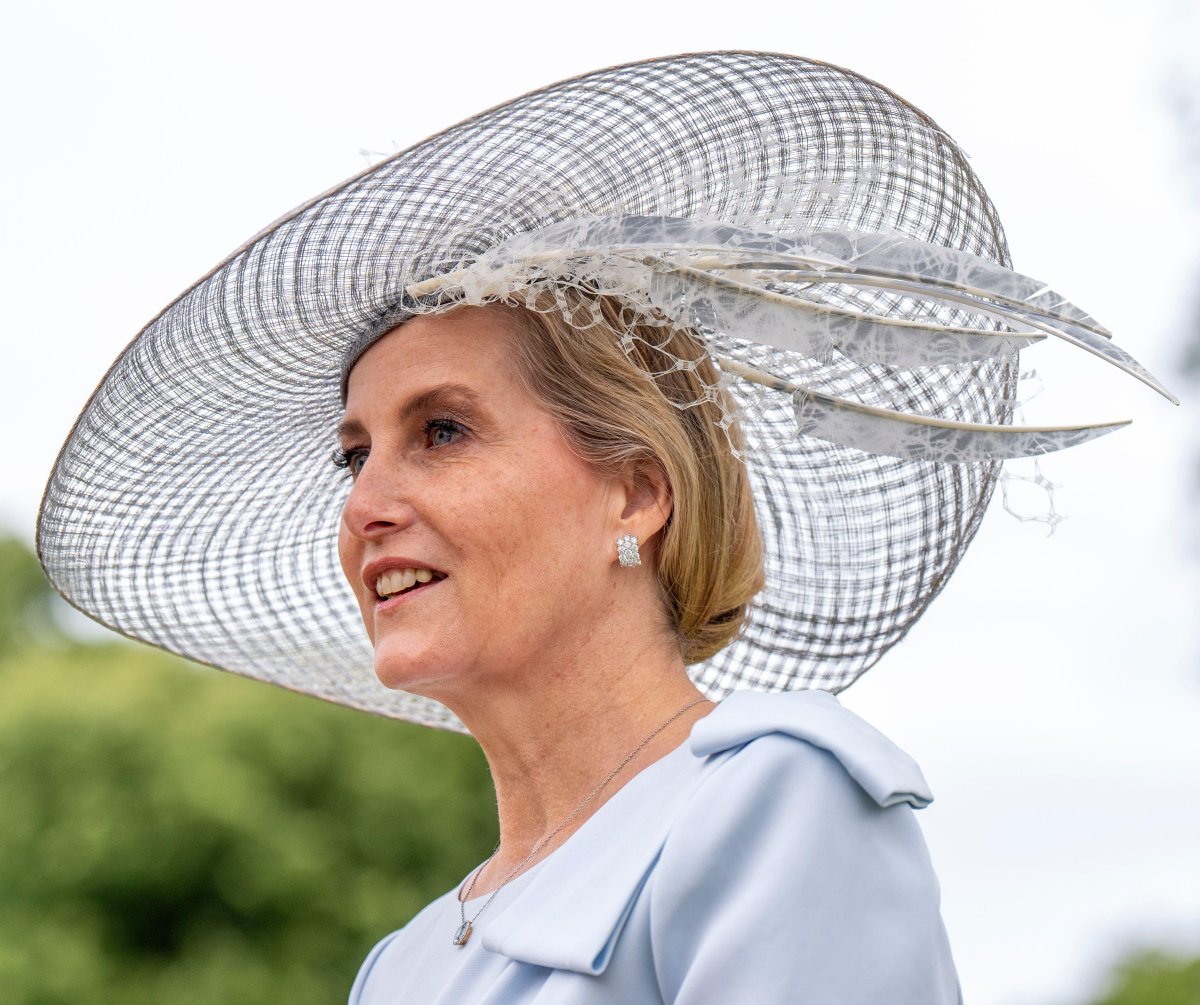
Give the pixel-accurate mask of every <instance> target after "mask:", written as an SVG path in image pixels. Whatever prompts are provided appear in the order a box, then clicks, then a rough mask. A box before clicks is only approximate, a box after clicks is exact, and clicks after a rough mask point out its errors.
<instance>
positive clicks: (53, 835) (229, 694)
mask: <svg viewBox="0 0 1200 1005" xmlns="http://www.w3.org/2000/svg"><path fill="white" fill-rule="evenodd" d="M6 548H7V546H6ZM13 554H15V553H14V552H13V551H12V549H11V548H7V550H3V551H0V555H3V556H4V558H3V561H5V562H10V561H11V562H12V566H11V567H12V568H16V569H18V570H19V574H18V575H17V576H9V575H8V573H9V571H10V567H9V566H7V565H6V566H5V568H4V569H3V570H0V581H3V582H4V587H5V590H6V591H7V592H5V593H4V594H3V597H4V599H3V601H2V603H3V609H2V611H0V617H2V618H4V619H5V620H4V629H3V630H4V631H5V632H6V633H7V634H6V635H5V636H3V637H4V638H6V639H11V638H12V637H14V633H15V634H18V635H19V634H20V630H19V629H18V628H13V627H12V626H13V625H18V626H19V625H20V624H21V623H22V618H23V616H24V615H23V614H22V612H23V611H25V610H26V609H27V606H28V603H30V602H32V600H31V598H36V597H37V596H39V595H41V594H42V593H44V591H45V586H44V584H43V583H42V581H41V579H40V575H39V576H38V579H37V580H36V581H35V582H33V585H32V587H31V585H30V584H31V580H30V579H29V577H26V576H25V572H27V571H28V570H29V568H30V565H29V563H30V562H31V561H32V557H31V556H29V554H28V552H27V551H24V554H23V555H18V557H17V558H16V559H15V561H12V555H13ZM32 568H33V569H34V570H37V566H36V563H35V564H34V565H33V566H32ZM22 577H24V578H22ZM18 580H19V581H20V583H22V584H23V585H21V586H20V587H19V588H18V587H14V586H13V584H14V583H17V582H18ZM10 587H11V588H10ZM22 598H23V599H22ZM14 612H16V613H14ZM494 815H495V803H494V798H493V794H492V790H491V782H490V779H489V778H488V774H487V770H486V765H485V762H484V760H483V757H482V754H481V753H480V751H479V749H478V747H477V746H476V745H475V744H474V742H473V741H471V740H470V739H469V738H467V737H463V736H457V735H452V734H447V733H440V732H435V731H433V730H429V729H424V728H422V727H418V726H414V725H408V724H404V723H397V722H388V721H386V720H382V719H377V718H374V717H372V716H368V715H365V714H362V713H357V712H352V711H349V710H348V709H343V708H338V707H335V706H331V705H326V704H324V703H322V702H319V701H316V700H314V699H312V698H307V697H301V696H298V695H294V694H289V693H287V692H285V691H282V690H280V689H276V688H271V687H266V686H264V685H262V684H260V683H258V682H254V681H248V680H245V679H242V678H238V677H235V676H233V675H229V674H223V673H218V672H216V671H210V670H203V669H197V668H193V667H190V666H188V665H186V664H184V663H183V662H182V661H179V660H175V659H173V658H171V657H169V656H166V655H164V654H162V653H159V652H157V651H155V650H152V649H149V648H142V647H136V646H132V645H128V644H125V643H120V642H113V643H108V644H103V645H83V644H79V643H71V642H67V641H62V642H60V643H59V644H58V645H57V646H55V647H43V646H39V645H36V644H33V643H29V644H26V645H24V646H21V647H14V646H11V645H10V646H9V648H7V649H5V650H4V651H2V652H0V1001H2V1002H4V1003H5V1005H58V1003H63V1005H65V1003H68V1002H69V1003H72V1005H76V1003H79V1002H84V1001H86V1002H89V1003H96V1005H106V1003H117V1002H120V1003H121V1005H149V1003H152V1002H153V1003H156V1005H158V1003H163V1002H170V1003H172V1005H192V1003H197V1005H199V1003H205V1005H208V1003H212V1005H216V1003H221V1005H239V1003H246V1005H249V1003H254V1005H262V1003H263V1002H288V1003H289V1005H306V1003H317V1002H320V1003H323V1005H324V1003H328V1002H335V1001H339V1000H344V999H345V996H346V994H347V992H348V991H349V986H350V983H351V981H352V979H353V977H354V973H355V970H356V968H357V966H358V964H359V963H360V962H361V960H362V958H363V957H364V956H365V955H366V952H367V950H368V949H369V948H370V947H371V945H372V944H373V943H374V942H375V941H376V940H377V939H379V938H381V937H382V936H383V935H385V934H386V933H387V932H389V931H391V930H392V929H394V928H396V927H398V926H400V925H401V924H403V923H404V922H405V921H407V920H408V918H409V917H410V916H411V915H412V914H414V913H415V912H416V911H417V910H418V909H419V908H421V907H422V906H424V905H425V904H426V903H427V902H429V901H430V900H432V899H433V898H434V897H436V896H437V895H439V894H440V893H442V892H444V891H445V890H447V889H449V888H451V887H452V886H453V885H454V884H455V883H456V882H458V880H459V879H461V878H462V876H463V875H464V874H465V873H466V872H467V871H468V870H469V869H470V868H471V867H472V866H473V865H474V864H475V863H477V862H478V861H480V860H481V859H482V858H484V857H486V855H487V854H488V853H489V852H490V851H491V847H492V845H493V843H494V841H495V822H494Z"/></svg>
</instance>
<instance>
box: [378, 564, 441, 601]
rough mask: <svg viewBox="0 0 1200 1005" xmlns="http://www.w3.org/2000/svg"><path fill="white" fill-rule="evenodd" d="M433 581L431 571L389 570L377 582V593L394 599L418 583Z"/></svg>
mask: <svg viewBox="0 0 1200 1005" xmlns="http://www.w3.org/2000/svg"><path fill="white" fill-rule="evenodd" d="M432 579H433V572H432V571H431V570H430V569H388V571H387V572H385V573H383V574H382V575H381V576H380V577H379V578H378V579H377V580H375V592H376V593H377V594H379V596H381V597H392V596H395V595H396V594H397V593H402V592H403V591H404V590H407V589H409V587H412V586H415V585H416V584H417V583H428V582H430V581H431V580H432Z"/></svg>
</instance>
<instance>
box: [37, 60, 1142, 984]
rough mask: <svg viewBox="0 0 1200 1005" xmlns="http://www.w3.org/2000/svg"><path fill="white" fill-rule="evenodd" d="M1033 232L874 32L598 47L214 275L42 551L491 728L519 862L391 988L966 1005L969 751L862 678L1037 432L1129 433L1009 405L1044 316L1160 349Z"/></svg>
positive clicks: (48, 508)
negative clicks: (938, 846)
mask: <svg viewBox="0 0 1200 1005" xmlns="http://www.w3.org/2000/svg"><path fill="white" fill-rule="evenodd" d="M1006 266H1007V252H1006V250H1005V245H1004V240H1003V235H1002V233H1001V232H1000V229H999V224H998V221H997V220H996V217H995V213H994V210H993V209H992V207H991V204H990V202H988V200H987V197H986V194H985V193H984V192H983V190H982V188H981V187H980V185H979V183H978V181H977V180H976V179H975V178H974V176H973V174H972V173H971V172H970V170H969V168H968V167H967V166H966V163H965V160H964V159H963V157H962V155H961V153H960V152H959V151H958V149H957V147H955V146H954V144H953V142H952V141H951V140H949V138H948V137H946V136H945V134H944V133H942V132H941V131H940V130H939V129H937V127H936V126H935V125H934V124H933V123H932V122H931V121H930V120H929V119H928V118H927V117H925V116H923V115H922V114H921V113H919V112H917V111H916V110H915V109H913V108H911V107H910V106H908V105H906V104H905V103H904V102H903V101H901V100H900V99H899V98H897V97H896V96H895V95H892V94H891V93H890V92H888V91H886V90H885V89H883V88H881V87H879V86H878V85H876V84H873V83H871V82H870V81H866V80H864V79H862V78H860V77H857V76H856V75H854V74H852V73H849V72H848V71H844V70H840V69H837V68H834V67H829V66H826V65H824V64H820V63H813V62H810V61H805V60H800V59H796V58H794V57H787V56H776V55H764V54H754V53H710V54H702V55H696V56H684V57H675V58H671V59H664V60H656V61H650V62H647V63H643V64H635V65H633V66H628V67H617V68H614V69H612V70H608V71H601V72H599V73H595V74H591V75H588V76H586V77H583V78H579V79H577V80H573V81H567V82H564V83H562V84H559V85H555V86H554V87H550V88H546V89H544V90H542V91H539V92H535V93H534V94H531V95H527V96H525V97H523V98H519V99H516V100H515V101H513V102H509V103H508V104H506V105H504V106H501V107H499V108H497V109H494V110H492V111H491V112H488V113H485V114H484V115H481V116H478V117H476V118H475V119H472V120H469V121H468V122H465V123H463V124H461V125H459V126H457V127H454V128H453V129H451V130H448V131H447V132H445V133H442V134H439V135H438V136H436V137H433V138H432V139H430V140H428V141H426V142H425V143H423V144H420V145H418V146H417V147H414V148H413V149H411V150H409V151H405V152H404V153H402V154H399V155H397V157H395V158H392V159H391V160H389V161H388V162H386V163H385V164H382V165H380V166H378V167H377V168H375V169H373V170H372V171H369V172H367V173H366V174H364V175H363V176H360V177H359V178H357V179H352V180H351V181H350V182H348V183H346V185H344V186H342V187H341V188H339V189H337V190H335V191H333V192H331V193H328V194H326V195H325V196H322V197H320V198H318V199H317V200H315V201H314V202H312V203H310V204H308V205H306V206H304V207H301V208H300V209H298V210H296V211H295V212H294V213H293V214H290V215H289V216H288V217H287V218H285V219H284V220H282V221H280V222H279V223H277V224H275V225H273V226H272V227H271V228H270V229H269V230H268V231H266V232H264V233H263V234H262V235H260V236H259V237H258V238H256V239H255V240H254V241H252V242H251V243H250V244H249V245H247V246H246V247H245V248H244V249H242V250H241V251H239V252H238V253H237V254H235V255H234V256H233V257H232V258H230V259H229V260H228V261H227V262H225V263H223V264H222V265H221V266H219V267H218V269H217V270H215V271H214V272H213V273H212V274H210V275H209V276H208V277H206V278H205V279H203V280H202V281H201V282H200V283H198V284H197V285H196V286H195V287H193V288H192V289H191V290H189V291H188V292H187V293H186V294H184V296H183V297H181V298H180V299H179V300H178V301H177V302H176V303H175V304H173V305H172V306H171V307H170V308H168V310H167V311H165V312H164V313H163V314H162V315H161V316H160V317H159V318H157V319H156V320H155V321H154V322H153V323H152V324H151V325H150V326H149V327H148V328H147V329H146V330H145V331H144V332H143V333H142V334H141V335H140V336H139V338H138V339H137V340H136V341H135V342H134V343H133V344H132V345H131V346H130V348H129V349H128V350H127V352H126V354H125V355H124V356H123V357H122V359H121V360H119V361H118V363H117V364H116V365H115V366H114V368H113V370H112V371H111V372H110V374H109V375H108V377H107V378H106V379H105V382H104V383H103V384H102V385H101V387H100V388H99V389H98V391H97V393H96V395H95V397H94V398H93V399H92V401H91V403H89V406H88V408H87V410H86V411H85V412H84V414H83V416H81V418H80V421H79V423H78V424H77V426H76V429H75V430H74V431H73V433H72V437H71V439H70V440H69V441H68V443H67V445H66V446H65V447H64V450H63V453H62V455H61V456H60V458H59V463H58V465H57V467H56V469H55V473H54V475H53V477H52V479H51V483H50V485H49V486H48V489H47V496H46V501H45V504H44V507H43V511H42V514H41V517H40V522H39V551H40V554H41V556H42V559H43V562H44V564H45V566H46V569H47V572H48V574H49V575H50V577H51V579H52V581H53V582H55V584H56V585H57V586H58V587H59V589H60V590H61V591H62V592H63V593H64V595H65V596H67V597H68V598H69V599H71V600H72V602H74V603H76V604H77V606H80V607H81V608H83V609H84V610H86V611H87V612H89V613H90V614H92V615H93V616H95V617H97V618H99V619H100V620H102V621H104V622H105V623H106V624H109V625H112V626H114V627H116V628H118V629H119V630H122V631H125V632H127V633H129V634H131V635H134V636H135V637H138V638H142V639H146V640H148V641H152V642H155V643H157V644H159V645H162V646H165V647H166V648H169V649H172V650H174V651H177V652H181V653H184V654H186V655H189V656H191V657H193V658H199V659H203V660H206V661H208V662H211V663H214V664H216V665H218V666H221V667H224V668H227V669H232V670H235V671H237V672H240V673H245V674H249V675H251V676H256V677H260V678H262V679H266V680H270V681H273V682H276V683H280V684H283V685H285V686H288V687H293V688H297V689H301V690H305V691H308V692H310V693H313V694H317V695H319V696H322V697H325V698H328V699H331V700H335V701H339V702H342V703H344V704H348V705H352V706H354V707H359V708H364V709H368V710H371V711H377V712H383V713H385V714H390V715H394V716H397V717H401V718H408V719H411V720H413V721H418V722H425V723H428V724H432V725H439V726H446V727H451V728H467V729H469V730H470V731H471V732H472V733H473V734H474V735H475V736H476V737H477V738H478V740H479V742H480V744H481V746H482V747H483V749H484V752H485V754H486V755H487V758H488V762H489V765H490V766H491V769H492V773H493V778H494V779H495V783H496V790H497V802H498V810H499V818H500V837H501V840H500V844H499V845H498V847H497V851H496V854H495V855H494V856H493V857H492V858H491V859H489V860H488V861H487V862H485V863H482V864H481V865H480V867H478V868H477V869H476V870H474V871H473V872H472V873H471V875H470V876H468V877H465V878H464V881H463V883H462V884H461V886H460V887H459V888H458V889H457V890H455V891H451V892H450V893H448V894H447V895H446V896H445V897H443V898H441V899H439V900H438V901H435V902H434V903H433V904H431V905H430V906H429V907H428V908H427V909H426V910H425V911H423V912H422V913H421V914H420V915H418V917H417V918H415V919H413V920H412V921H411V922H410V923H409V924H408V925H407V926H406V927H405V928H404V929H402V930H401V931H400V932H398V933H396V934H395V935H393V936H389V937H388V938H387V939H385V940H384V941H383V942H382V943H380V944H379V945H378V946H377V947H376V949H375V950H374V951H372V953H371V954H370V956H369V957H368V959H367V960H366V961H365V963H364V964H363V967H362V970H361V971H360V973H359V976H358V979H357V981H356V983H355V986H354V990H353V991H352V994H351V1000H352V1001H353V1002H357V1003H360V1005H369V1003H380V1002H397V1001H404V1002H426V1001H429V1002H434V1001H437V1002H446V1003H449V1002H454V1003H473V1002H504V1003H518V1002H519V1003H524V1002H533V1001H537V1002H545V1003H551V1002H572V1003H575V1002H591V1001H595V1002H622V1003H640V1002H663V1003H668V1002H669V1003H676V1005H687V1003H693V1002H743V1001H745V1002H791V1001H813V1002H822V1001H829V1002H838V1003H848V1002H880V1001H887V1002H913V1003H917V1002H919V1003H923V1005H925V1003H931V1002H932V1003H936V1002H943V1001H955V1000H957V997H958V996H957V982H956V980H955V977H954V971H953V965H952V962H951V959H950V955H949V950H948V947H947V942H946V937H945V933H944V930H943V928H942V924H941V920H940V917H939V915H938V905H937V900H938V897H937V886H936V882H935V880H934V877H933V874H932V871H931V868H930V865H929V862H928V857H927V855H926V853H925V849H924V845H923V843H922V841H921V838H920V834H919V832H918V830H917V829H916V825H915V822H914V819H913V815H912V812H911V811H912V809H913V808H914V807H920V806H923V805H925V804H926V803H927V802H928V801H929V799H930V798H931V797H930V794H929V792H928V789H927V787H926V785H925V783H924V781H923V779H922V778H921V776H920V772H919V770H918V769H917V768H916V766H915V765H914V764H913V763H912V761H911V760H910V759H908V758H907V757H906V756H905V755H904V754H903V753H901V752H900V751H898V750H897V749H896V748H895V747H893V746H892V745H891V744H890V743H889V742H888V741H887V740H885V739H884V738H883V737H881V736H879V734H877V733H875V732H874V731H873V730H872V729H870V727H868V726H866V725H865V724H864V723H862V722H861V721H860V720H858V719H856V718H855V717H854V716H852V715H850V714H849V713H848V712H846V711H845V710H843V709H842V708H841V707H840V706H839V705H838V704H837V702H836V700H835V699H834V698H833V697H832V696H831V695H830V694H829V692H831V691H836V690H839V689H840V688H842V687H845V686H846V685H848V684H849V683H851V682H852V681H853V680H854V679H855V677H856V676H858V675H859V674H860V673H862V672H863V671H864V670H865V669H866V668H868V667H869V666H871V665H872V664H873V663H874V662H875V661H876V660H877V659H878V658H879V657H880V656H881V655H882V654H883V652H885V651H886V650H887V649H888V648H889V647H890V646H891V645H892V644H894V643H895V642H896V641H897V640H898V639H899V638H900V637H902V636H903V634H904V633H905V632H906V631H907V629H908V628H909V627H910V626H911V624H912V623H913V622H914V621H915V619H916V618H917V617H918V616H919V615H920V613H921V612H922V611H923V610H924V608H925V606H926V605H927V604H928V603H929V602H930V600H931V599H932V597H933V596H934V595H935V594H936V593H937V591H938V590H939V589H940V587H941V586H942V585H943V583H944V582H945V580H946V578H947V577H948V576H949V574H950V573H951V572H952V571H953V569H954V567H955V565H956V563H957V561H958V558H959V557H960V555H961V554H962V551H963V549H964V548H965V547H966V545H967V544H968V543H969V541H970V539H971V537H972V535H973V533H974V530H975V528H976V526H977V525H978V521H979V518H980V516H981V515H982V512H983V508H984V506H985V505H986V502H987V500H988V498H989V496H990V493H991V490H992V488H993V486H994V484H995V480H996V478H997V477H998V474H999V471H998V467H999V465H998V461H999V460H1001V459H1003V458H1004V457H1009V456H1022V455H1027V454H1037V453H1042V452H1045V451H1046V450H1051V449H1057V448H1059V447H1062V446H1066V445H1069V444H1071V443H1074V442H1080V441H1082V440H1084V439H1087V438H1090V437H1092V436H1095V435H1098V434H1099V433H1102V432H1106V431H1108V430H1109V429H1111V428H1113V426H1112V425H1109V426H1102V427H1073V428H1070V429H1033V430H1030V429H1019V428H1016V427H1013V426H1011V425H1009V424H1008V423H1009V422H1010V421H1011V413H1012V402H1013V391H1014V385H1015V381H1016V351H1017V350H1018V349H1020V348H1024V347H1026V346H1031V345H1033V344H1034V343H1036V342H1038V341H1041V340H1044V339H1045V338H1046V337H1047V336H1052V337H1054V338H1058V339H1062V340H1065V341H1067V342H1069V343H1071V344H1074V345H1076V346H1078V347H1082V348H1084V349H1087V350H1088V351H1090V352H1092V353H1094V354H1097V355H1100V356H1102V357H1104V358H1106V359H1108V360H1109V361H1110V362H1113V363H1114V364H1115V365H1117V366H1119V367H1121V368H1122V369H1124V370H1125V371H1126V372H1128V373H1130V374H1132V375H1135V376H1137V377H1138V378H1139V379H1141V380H1143V381H1144V382H1146V383H1148V384H1150V385H1151V386H1153V387H1156V388H1159V385H1158V384H1157V382H1156V381H1155V380H1154V378H1153V377H1152V376H1150V375H1149V374H1147V373H1146V372H1145V371H1144V370H1143V369H1142V368H1141V367H1140V366H1139V365H1138V364H1137V363H1136V361H1134V360H1132V359H1131V358H1130V357H1128V356H1127V355H1126V354H1124V353H1123V352H1121V351H1120V350H1119V349H1116V347H1115V346H1113V345H1112V344H1111V342H1110V341H1109V339H1108V337H1107V333H1106V332H1105V331H1104V330H1103V329H1102V328H1100V326H1099V325H1098V324H1097V323H1096V322H1095V321H1094V320H1093V319H1092V318H1090V317H1089V316H1088V315H1086V314H1084V313H1083V312H1082V311H1079V310H1078V309H1077V308H1075V307H1073V306H1072V305H1070V304H1068V303H1066V302H1065V301H1063V300H1062V299H1061V298H1060V297H1057V296H1056V295H1055V294H1053V293H1052V292H1051V291H1049V290H1048V289H1047V288H1045V287H1044V286H1043V285H1042V284H1040V283H1036V282H1034V281H1032V280H1028V279H1026V278H1025V277H1022V276H1019V275H1017V274H1016V273H1013V272H1011V271H1009V270H1008V269H1007V267H1006ZM1159 389H1160V390H1161V388H1159ZM339 391H340V393H339ZM1163 393H1165V392H1163ZM335 426H336V427H337V435H338V437H339V439H340V445H339V447H338V453H337V458H336V459H337V463H338V465H339V466H340V467H342V468H344V469H345V471H344V472H339V476H340V475H341V474H348V475H349V479H350V481H349V483H348V484H343V483H339V482H335V481H334V480H333V474H334V473H333V472H331V471H329V470H328V464H327V461H323V460H322V458H321V450H320V445H321V444H322V443H327V442H328V438H329V437H331V436H332V434H333V431H334V427H335ZM180 444H182V445H184V446H185V447H186V449H183V450H181V449H178V447H179V445H180ZM322 465H324V466H322ZM339 517H340V523H339ZM339 526H340V531H339V533H338V540H337V542H336V548H335V542H334V528H335V527H339ZM339 558H340V562H339V561H338V559H339ZM339 564H340V567H341V568H340V573H339V570H338V568H337V566H338V565H339ZM114 567H115V568H116V569H117V573H116V574H114V573H113V569H114ZM339 576H344V578H345V580H347V581H348V582H349V584H350V590H351V594H352V598H353V599H351V597H350V596H348V595H347V593H346V591H345V588H344V586H343V585H340V584H339V581H338V580H339ZM355 608H357V612H356V610H355ZM358 618H361V620H362V622H363V623H365V625H366V628H367V635H368V636H369V638H370V640H371V642H372V643H373V647H374V662H373V666H374V673H371V672H370V671H369V669H367V666H368V665H367V662H366V659H365V654H364V652H363V649H362V646H361V644H360V643H359V642H358V641H357V639H356V631H357V628H356V626H355V621H356V619H358ZM806 688H807V689H808V690H803V689H806ZM763 692H768V693H763ZM769 692H775V693H769ZM727 696H728V697H727ZM721 698H724V700H723V701H721V702H720V704H718V705H716V706H715V707H714V704H713V701H710V700H709V699H721Z"/></svg>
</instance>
